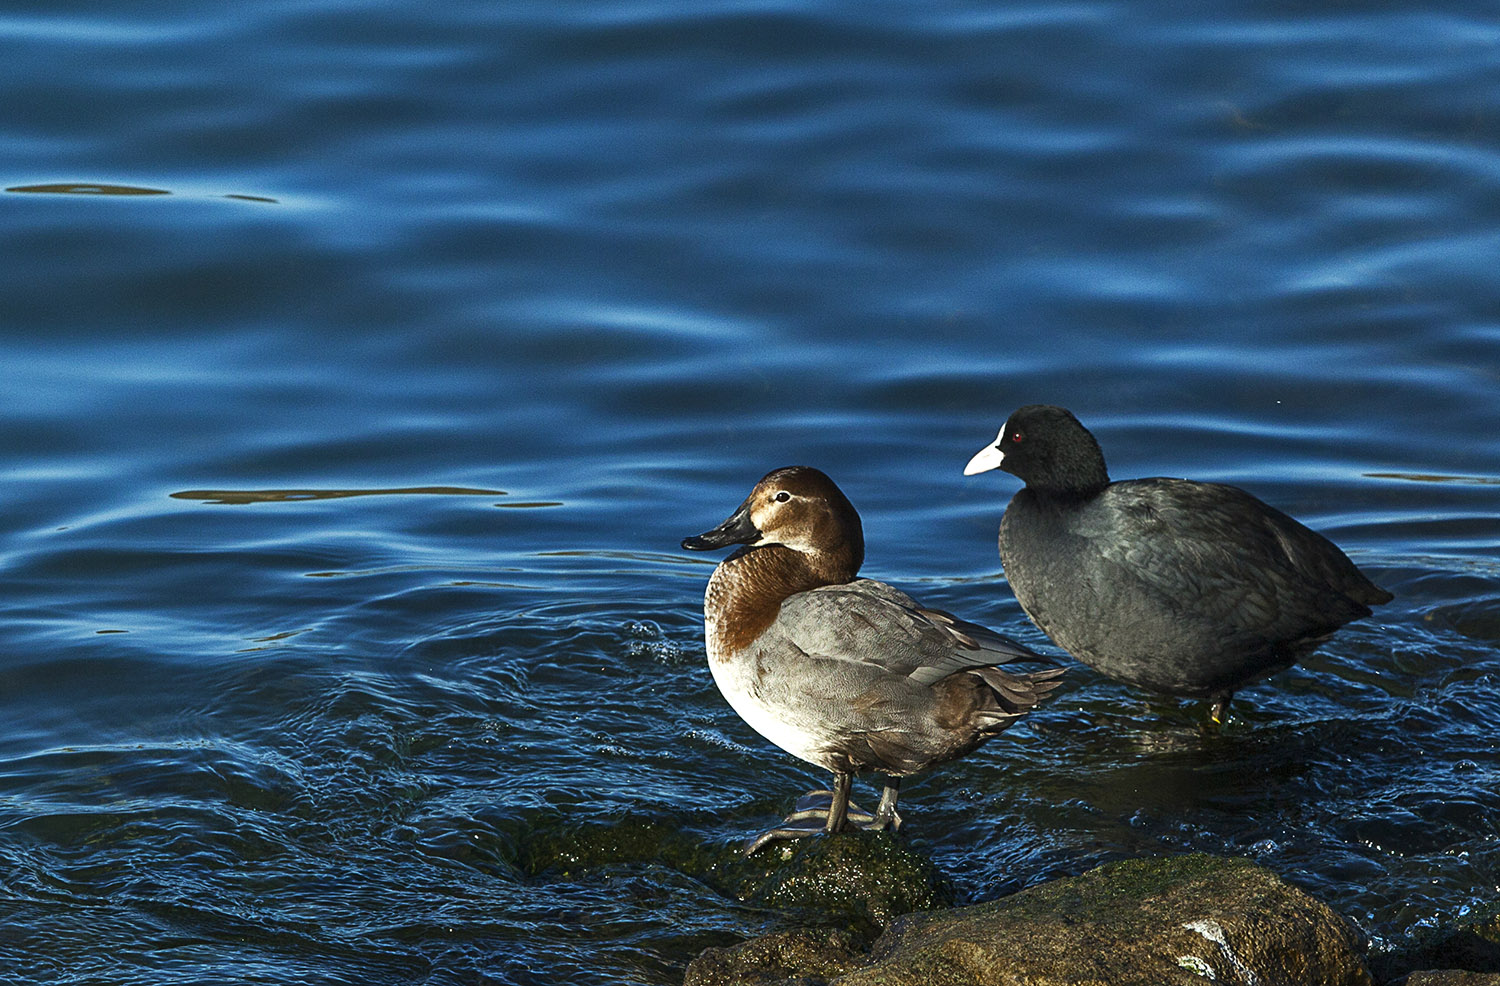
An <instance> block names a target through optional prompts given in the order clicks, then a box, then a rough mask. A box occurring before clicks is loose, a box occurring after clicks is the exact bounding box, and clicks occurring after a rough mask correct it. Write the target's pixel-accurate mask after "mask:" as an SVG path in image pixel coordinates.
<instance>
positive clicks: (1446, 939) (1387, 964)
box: [1370, 903, 1500, 986]
mask: <svg viewBox="0 0 1500 986" xmlns="http://www.w3.org/2000/svg"><path fill="white" fill-rule="evenodd" d="M1370 964H1371V966H1372V967H1373V968H1374V970H1375V972H1376V974H1377V975H1379V976H1380V977H1381V978H1383V979H1389V980H1392V981H1402V979H1401V977H1403V976H1405V975H1406V974H1408V973H1411V982H1412V983H1413V984H1418V983H1428V982H1430V983H1434V984H1435V983H1438V982H1447V980H1422V979H1419V978H1418V976H1434V975H1438V974H1439V973H1438V972H1433V971H1430V970H1447V971H1458V970H1463V971H1466V972H1473V973H1491V974H1497V973H1500V904H1495V903H1491V904H1488V905H1486V906H1482V907H1478V908H1475V909H1474V910H1472V911H1470V912H1469V913H1467V914H1465V915H1464V916H1463V917H1461V918H1458V919H1457V920H1456V921H1453V922H1452V923H1451V924H1444V925H1442V926H1439V927H1437V928H1433V929H1430V930H1428V931H1426V932H1425V933H1423V934H1420V935H1418V936H1415V937H1414V939H1413V940H1412V941H1410V942H1408V943H1407V944H1405V945H1404V946H1403V947H1399V948H1396V949H1395V950H1393V951H1391V952H1388V953H1385V954H1378V955H1373V956H1371V962H1370ZM1413 970H1425V971H1423V972H1420V973H1418V972H1414V971H1413ZM1442 974H1447V973H1446V972H1444V973H1442ZM1492 978H1493V979H1494V980H1495V986H1500V975H1495V976H1493V977H1492ZM1453 981H1454V982H1462V983H1464V984H1465V986H1467V984H1468V983H1469V980H1453ZM1474 982H1477V983H1483V982H1484V980H1483V978H1481V979H1478V980H1474Z"/></svg>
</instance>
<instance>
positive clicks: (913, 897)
mask: <svg viewBox="0 0 1500 986" xmlns="http://www.w3.org/2000/svg"><path fill="white" fill-rule="evenodd" d="M715 876H717V877H718V880H715V879H713V878H710V882H711V883H718V882H719V881H722V883H721V884H720V886H721V887H722V889H724V890H726V891H727V892H728V893H729V894H730V895H731V896H733V897H736V898H737V899H739V900H742V901H744V902H746V903H747V904H753V905H756V906H759V907H767V908H773V909H775V910H778V911H783V912H787V913H790V914H793V915H795V916H797V917H799V918H800V919H801V920H803V921H804V922H806V923H811V924H837V925H840V926H842V927H845V928H848V929H850V930H852V931H855V932H857V933H861V934H865V935H867V936H868V937H870V938H873V937H874V933H875V932H878V931H879V930H880V929H883V928H884V927H885V926H886V925H888V924H890V923H891V921H892V920H894V919H895V918H896V917H898V916H899V915H902V914H907V913H910V912H912V911H925V910H931V909H933V908H936V907H946V906H948V905H950V904H952V903H953V893H952V888H951V886H950V884H949V883H948V881H947V880H945V879H944V878H943V876H942V874H941V873H939V872H938V869H937V867H935V866H934V865H933V864H932V862H931V860H929V859H927V857H925V856H922V855H920V854H918V853H915V852H913V851H912V850H910V849H908V848H906V847H905V846H904V845H903V844H902V843H901V842H900V841H899V840H898V839H896V838H895V837H893V836H891V835H889V834H886V833H878V834H876V833H868V832H846V833H841V834H839V835H835V836H816V837H813V838H807V839H797V840H795V841H793V842H783V843H773V844H772V845H770V846H768V847H766V848H764V849H762V850H760V851H759V852H757V853H756V854H755V855H754V856H752V857H750V858H749V859H748V860H737V861H736V862H734V863H732V864H728V865H725V866H722V867H720V868H719V872H718V873H717V874H715Z"/></svg>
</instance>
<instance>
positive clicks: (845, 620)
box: [776, 579, 1053, 685]
mask: <svg viewBox="0 0 1500 986" xmlns="http://www.w3.org/2000/svg"><path fill="white" fill-rule="evenodd" d="M776 628H777V629H778V630H779V631H780V632H782V633H785V634H786V635H787V636H788V638H789V639H790V640H791V642H792V643H793V644H795V645H796V647H797V648H798V649H799V650H801V651H802V652H803V653H805V654H810V655H816V656H818V657H820V658H824V659H832V660H837V661H841V662H849V663H850V664H851V665H859V666H863V667H866V668H869V669H871V670H875V669H878V670H880V671H882V672H884V673H886V674H892V675H900V676H903V677H906V678H908V679H910V681H911V682H912V683H913V684H917V685H931V684H932V683H934V682H936V681H940V680H942V679H943V678H946V677H948V676H949V675H951V674H956V673H958V672H959V671H965V670H967V669H969V668H981V667H992V666H994V665H997V664H1007V663H1009V662H1011V661H1036V662H1041V663H1046V664H1051V663H1053V662H1052V661H1051V660H1050V659H1049V658H1047V657H1044V656H1042V655H1041V654H1038V653H1036V652H1035V651H1033V650H1031V649H1030V648H1028V647H1026V646H1025V645H1023V644H1020V643H1017V642H1016V641H1014V640H1011V639H1010V638H1009V637H1005V636H1002V635H1001V634H998V633H996V632H995V631H993V630H990V629H987V628H985V627H982V626H980V625H978V624H977V623H970V622H968V621H966V620H960V619H958V618H957V617H955V616H953V615H951V614H949V613H944V612H942V611H941V610H933V609H925V608H923V607H922V606H920V605H919V604H918V603H917V601H916V600H914V599H912V598H911V597H910V596H908V595H907V594H906V593H904V592H902V591H901V590H899V589H896V588H894V587H893V586H889V585H886V584H885V583H884V582H876V581H875V580H873V579H856V580H855V581H853V582H850V583H847V584H845V585H830V586H822V587H820V588H817V589H813V590H811V591H808V592H799V593H797V594H796V595H793V596H791V597H789V598H787V599H785V600H783V602H782V604H781V617H780V618H779V619H778V620H777V621H776ZM851 670H852V669H851Z"/></svg>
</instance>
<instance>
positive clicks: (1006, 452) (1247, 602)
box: [964, 404, 1391, 722]
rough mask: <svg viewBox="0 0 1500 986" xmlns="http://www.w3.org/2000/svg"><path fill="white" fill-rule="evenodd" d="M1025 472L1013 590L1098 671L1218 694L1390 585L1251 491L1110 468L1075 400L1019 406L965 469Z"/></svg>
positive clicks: (1222, 696)
mask: <svg viewBox="0 0 1500 986" xmlns="http://www.w3.org/2000/svg"><path fill="white" fill-rule="evenodd" d="M996 468H999V469H1004V470H1005V471H1007V472H1009V473H1012V474H1014V475H1015V476H1017V477H1019V478H1020V479H1022V480H1024V481H1025V483H1026V487H1025V489H1023V490H1021V491H1020V492H1019V493H1017V494H1016V495H1015V497H1014V498H1013V499H1012V500H1011V501H1010V506H1009V507H1007V508H1006V511H1005V516H1004V517H1003V518H1002V519H1001V521H1000V560H1001V563H1002V564H1003V565H1004V566H1005V576H1006V578H1007V579H1008V580H1009V582H1010V587H1011V590H1012V591H1013V592H1014V593H1015V594H1016V598H1017V599H1018V600H1020V603H1021V606H1022V608H1023V609H1025V610H1026V613H1027V615H1029V616H1030V617H1031V619H1032V621H1033V622H1035V623H1036V625H1037V626H1039V627H1041V628H1042V630H1043V631H1045V632H1046V634H1047V636H1049V637H1051V638H1052V639H1053V641H1055V642H1056V643H1057V644H1058V645H1059V646H1061V647H1063V648H1064V649H1066V650H1067V651H1068V652H1069V653H1071V654H1072V655H1073V656H1074V657H1077V658H1078V659H1079V660H1081V661H1083V662H1084V663H1085V664H1088V665H1090V666H1091V667H1093V668H1095V669H1096V670H1098V671H1099V672H1101V673H1102V674H1105V675H1108V676H1109V677H1111V678H1115V679H1117V680H1119V681H1123V682H1127V683H1129V684H1132V685H1137V686H1139V687H1141V688H1146V689H1149V690H1151V691H1155V692H1162V693H1165V694H1168V695H1182V696H1188V697H1192V698H1206V699H1209V700H1211V701H1212V702H1213V703H1214V704H1213V708H1212V711H1211V715H1212V718H1213V719H1214V721H1215V722H1217V721H1219V720H1220V719H1221V718H1222V717H1223V714H1224V712H1225V710H1226V708H1227V706H1228V704H1229V701H1230V699H1231V697H1232V696H1233V694H1234V691H1235V689H1237V688H1239V687H1241V686H1242V685H1245V684H1247V683H1249V682H1252V681H1255V680H1257V679H1259V678H1263V677H1265V676H1266V675H1269V674H1271V673H1273V672H1275V671H1279V670H1281V669H1283V668H1286V667H1289V666H1290V665H1292V664H1294V663H1295V662H1296V661H1297V660H1298V659H1299V658H1301V657H1303V656H1304V655H1306V654H1308V653H1311V652H1312V651H1313V650H1314V649H1315V648H1316V647H1317V646H1318V645H1319V644H1321V643H1322V642H1323V641H1324V640H1326V639H1327V638H1328V637H1329V636H1330V635H1331V634H1332V633H1333V632H1334V631H1335V630H1337V629H1338V628H1339V627H1341V626H1343V625H1344V624H1345V623H1348V622H1349V621H1351V620H1357V619H1360V618H1361V617H1365V616H1369V615H1370V607H1371V606H1375V605H1378V604H1380V603H1385V602H1389V601H1390V599H1391V594H1390V593H1389V592H1386V591H1385V590H1384V589H1381V588H1380V587H1379V586H1377V585H1375V584H1374V583H1372V582H1371V581H1370V580H1369V579H1367V578H1365V576H1364V575H1363V574H1362V573H1361V572H1360V570H1359V569H1358V568H1356V567H1355V566H1354V563H1353V562H1351V561H1350V560H1349V559H1348V558H1347V557H1346V556H1345V555H1344V553H1343V552H1342V551H1340V550H1339V549H1338V547H1337V546H1336V545H1335V544H1334V543H1333V542H1332V541H1329V540H1328V539H1327V538H1325V537H1323V536H1322V535H1321V534H1318V533H1317V532H1315V531H1312V530H1309V529H1308V528H1306V527H1304V526H1303V525H1302V524H1300V523H1298V522H1297V521H1295V520H1293V519H1292V518H1291V517H1288V516H1287V515H1286V514H1284V513H1282V512H1281V511H1279V510H1276V509H1274V508H1272V507H1269V506H1267V505H1266V504H1264V503H1262V502H1261V501H1259V500H1257V499H1256V498H1255V497H1253V496H1251V495H1250V494H1249V493H1246V492H1245V491H1244V490H1241V489H1237V488H1236V487H1233V486H1225V485H1222V484H1219V483H1195V482H1191V481H1189V480H1185V479H1133V480H1126V481H1123V482H1118V483H1111V482H1110V481H1109V474H1108V473H1107V472H1106V471H1105V467H1104V454H1103V453H1102V452H1101V451H1100V450H1099V443H1098V442H1097V441H1095V440H1094V436H1093V435H1091V434H1090V433H1089V431H1088V429H1086V428H1084V426H1083V425H1082V424H1081V423H1079V421H1078V419H1077V418H1075V417H1074V416H1073V415H1072V413H1071V412H1069V411H1067V410H1065V409H1063V408H1060V407H1052V406H1049V405H1042V404H1033V405H1029V406H1027V407H1023V408H1021V409H1020V410H1018V411H1016V412H1015V413H1014V414H1012V415H1011V416H1010V419H1009V420H1008V421H1006V422H1005V427H1004V428H1002V429H1000V434H999V436H998V437H997V438H996V439H995V442H994V444H992V445H990V446H987V447H986V448H984V449H983V450H982V451H980V452H979V453H978V454H977V455H975V456H974V458H973V459H971V460H970V461H969V464H968V466H966V467H965V468H964V474H965V475H970V476H972V475H974V474H975V473H980V472H986V471H988V470H990V469H996Z"/></svg>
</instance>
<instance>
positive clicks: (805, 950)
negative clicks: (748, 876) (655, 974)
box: [683, 928, 862, 986]
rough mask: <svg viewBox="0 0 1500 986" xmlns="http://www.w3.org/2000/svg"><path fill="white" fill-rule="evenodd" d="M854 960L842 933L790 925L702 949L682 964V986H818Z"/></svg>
mask: <svg viewBox="0 0 1500 986" xmlns="http://www.w3.org/2000/svg"><path fill="white" fill-rule="evenodd" d="M860 961H862V956H860V955H859V954H858V952H857V951H856V945H855V940H854V938H853V937H852V936H851V935H849V934H848V933H846V932H842V931H836V930H832V929H827V928H824V929H812V928H796V929H793V930H791V931H778V932H776V933H774V934H770V935H766V936H764V937H762V938H754V939H751V940H750V941H747V942H743V943H742V944H739V945H732V946H729V947H728V948H710V949H708V950H706V951H705V952H703V954H702V955H699V956H698V957H697V958H696V959H694V960H693V961H692V962H691V963H690V964H689V965H688V968H687V975H686V976H685V977H684V979H683V986H787V984H792V983H795V984H798V986H821V984H822V983H826V982H827V981H828V980H829V979H831V978H833V977H835V976H839V975H842V974H843V973H845V972H848V971H849V970H850V969H852V968H854V966H855V965H857V964H858V963H859V962H860Z"/></svg>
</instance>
